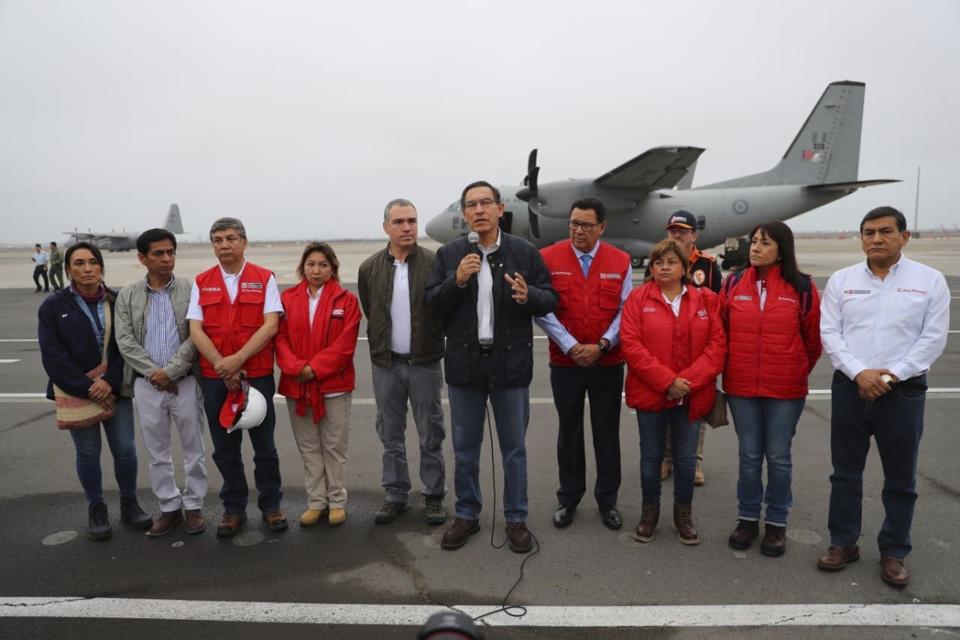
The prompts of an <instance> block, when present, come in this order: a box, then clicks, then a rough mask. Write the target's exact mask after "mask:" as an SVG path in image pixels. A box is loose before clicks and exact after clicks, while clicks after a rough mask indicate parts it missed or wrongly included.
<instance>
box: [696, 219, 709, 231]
mask: <svg viewBox="0 0 960 640" xmlns="http://www.w3.org/2000/svg"><path fill="white" fill-rule="evenodd" d="M706 226H707V218H706V216H697V230H698V231H703V230H704V228H705V227H706Z"/></svg>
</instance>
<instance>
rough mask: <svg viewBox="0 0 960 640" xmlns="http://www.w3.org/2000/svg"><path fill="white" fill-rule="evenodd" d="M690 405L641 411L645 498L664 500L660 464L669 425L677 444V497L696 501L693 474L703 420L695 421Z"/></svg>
mask: <svg viewBox="0 0 960 640" xmlns="http://www.w3.org/2000/svg"><path fill="white" fill-rule="evenodd" d="M687 409H688V407H687V406H686V405H682V406H679V407H672V408H670V409H666V410H664V411H653V412H648V411H639V410H638V411H637V427H638V428H639V429H640V488H641V491H642V493H643V501H644V502H647V503H650V504H660V464H661V463H662V462H663V450H664V448H665V446H666V441H667V428H668V427H669V428H670V431H671V435H672V440H673V441H672V442H671V446H672V447H673V501H674V502H676V503H677V504H691V503H693V476H694V473H695V471H696V468H697V438H698V437H699V435H700V427H699V422H698V421H695V422H691V421H690V418H689V417H688V413H687Z"/></svg>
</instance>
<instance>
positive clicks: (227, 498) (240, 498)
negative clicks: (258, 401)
mask: <svg viewBox="0 0 960 640" xmlns="http://www.w3.org/2000/svg"><path fill="white" fill-rule="evenodd" d="M248 382H250V386H251V387H255V388H256V389H257V390H258V391H259V392H260V393H262V394H263V397H264V398H266V399H267V415H266V417H265V418H264V419H263V422H262V423H260V426H259V427H254V428H252V429H237V430H236V431H234V432H233V433H227V430H226V429H224V428H223V427H221V426H220V408H221V407H223V401H224V400H225V399H226V397H227V386H226V385H225V384H223V381H222V380H220V379H219V378H204V379H203V408H204V411H205V412H206V414H207V423H208V424H209V425H210V439H211V440H213V461H214V462H215V463H216V465H217V469H219V470H220V475H221V476H223V488H222V489H220V500H222V501H223V510H224V512H225V513H229V514H236V513H241V512H243V511H245V510H246V508H247V494H248V492H249V491H248V489H247V476H246V475H245V474H244V471H243V452H242V450H241V445H242V444H243V434H244V433H246V434H247V435H248V436H249V438H250V444H252V445H253V465H254V467H253V478H254V481H255V482H256V485H257V493H258V496H257V506H258V507H260V511H262V512H263V513H270V512H271V511H276V510H277V509H279V508H280V500H281V499H282V498H283V491H282V490H281V481H280V458H279V457H278V456H277V447H276V446H275V445H274V441H273V431H274V427H275V425H276V421H277V418H276V413H275V412H274V409H273V394H274V392H275V391H276V385H275V383H274V381H273V376H263V377H260V378H249V379H248Z"/></svg>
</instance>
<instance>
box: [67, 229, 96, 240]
mask: <svg viewBox="0 0 960 640" xmlns="http://www.w3.org/2000/svg"><path fill="white" fill-rule="evenodd" d="M61 233H63V234H64V235H68V236H73V237H74V238H76V239H77V241H78V242H83V241H84V240H93V239H94V238H96V237H97V234H95V233H84V232H82V231H62V232H61Z"/></svg>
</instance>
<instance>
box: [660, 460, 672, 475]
mask: <svg viewBox="0 0 960 640" xmlns="http://www.w3.org/2000/svg"><path fill="white" fill-rule="evenodd" d="M671 471H673V463H672V462H667V461H666V460H664V461H663V462H661V463H660V479H661V480H666V479H667V478H669V477H670V472H671Z"/></svg>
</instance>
